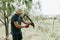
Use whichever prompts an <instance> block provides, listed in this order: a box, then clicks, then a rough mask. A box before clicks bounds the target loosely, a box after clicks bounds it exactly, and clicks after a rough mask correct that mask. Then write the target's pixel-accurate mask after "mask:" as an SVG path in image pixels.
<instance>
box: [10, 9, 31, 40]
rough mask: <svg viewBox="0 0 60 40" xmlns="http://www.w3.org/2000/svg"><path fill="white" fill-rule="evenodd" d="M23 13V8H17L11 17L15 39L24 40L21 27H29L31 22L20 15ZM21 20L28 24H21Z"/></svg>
mask: <svg viewBox="0 0 60 40" xmlns="http://www.w3.org/2000/svg"><path fill="white" fill-rule="evenodd" d="M21 14H22V10H21V9H17V10H16V13H15V14H14V15H13V16H12V18H11V33H12V37H13V40H22V32H21V28H28V27H29V24H30V23H27V22H25V20H24V18H22V17H21V16H20V15H21ZM21 22H23V23H24V24H26V25H25V26H21Z"/></svg>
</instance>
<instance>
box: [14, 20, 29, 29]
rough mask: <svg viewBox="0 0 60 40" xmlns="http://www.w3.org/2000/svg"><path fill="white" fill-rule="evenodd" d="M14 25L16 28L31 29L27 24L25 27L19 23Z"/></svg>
mask: <svg viewBox="0 0 60 40" xmlns="http://www.w3.org/2000/svg"><path fill="white" fill-rule="evenodd" d="M14 25H15V27H16V28H28V27H29V24H26V25H25V26H21V25H19V24H18V22H17V21H16V22H14Z"/></svg>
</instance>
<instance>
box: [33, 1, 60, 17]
mask: <svg viewBox="0 0 60 40" xmlns="http://www.w3.org/2000/svg"><path fill="white" fill-rule="evenodd" d="M37 1H39V2H41V14H43V15H48V16H56V15H60V0H34V2H35V3H36V2H37Z"/></svg>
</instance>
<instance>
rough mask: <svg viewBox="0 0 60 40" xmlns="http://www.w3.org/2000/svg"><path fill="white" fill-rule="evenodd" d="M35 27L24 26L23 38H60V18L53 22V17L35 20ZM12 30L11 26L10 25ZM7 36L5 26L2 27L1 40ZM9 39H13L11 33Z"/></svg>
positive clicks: (49, 39)
mask: <svg viewBox="0 0 60 40" xmlns="http://www.w3.org/2000/svg"><path fill="white" fill-rule="evenodd" d="M34 23H35V28H33V27H32V26H30V27H29V28H23V29H22V33H23V40H60V19H56V20H55V21H54V24H53V19H45V20H41V19H40V20H39V19H37V20H35V19H34ZM9 32H10V26H9ZM4 38H5V28H4V26H1V27H0V40H4ZM8 38H9V40H12V36H11V34H10V35H9V37H8Z"/></svg>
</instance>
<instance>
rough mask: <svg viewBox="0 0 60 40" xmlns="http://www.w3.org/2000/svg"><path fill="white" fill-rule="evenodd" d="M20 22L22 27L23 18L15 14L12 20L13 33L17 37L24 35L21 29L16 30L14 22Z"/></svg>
mask: <svg viewBox="0 0 60 40" xmlns="http://www.w3.org/2000/svg"><path fill="white" fill-rule="evenodd" d="M16 21H17V22H18V24H19V25H21V22H22V17H21V16H18V15H17V14H14V15H13V16H12V18H11V33H12V34H14V35H16V34H22V32H21V28H16V27H15V25H14V22H16Z"/></svg>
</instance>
